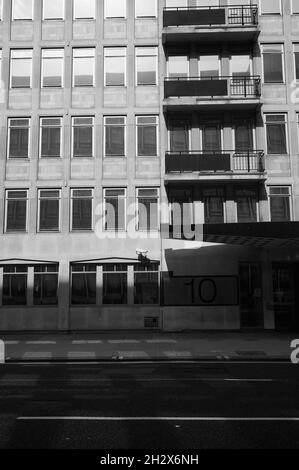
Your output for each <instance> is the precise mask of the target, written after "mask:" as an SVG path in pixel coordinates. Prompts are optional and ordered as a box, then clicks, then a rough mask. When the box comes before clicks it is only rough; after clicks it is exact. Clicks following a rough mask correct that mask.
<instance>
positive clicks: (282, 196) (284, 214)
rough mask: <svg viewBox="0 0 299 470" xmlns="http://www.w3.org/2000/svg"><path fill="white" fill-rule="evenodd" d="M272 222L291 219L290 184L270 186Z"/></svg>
mask: <svg viewBox="0 0 299 470" xmlns="http://www.w3.org/2000/svg"><path fill="white" fill-rule="evenodd" d="M269 199H270V214H271V222H289V221H290V220H291V188H290V187H289V186H271V187H269Z"/></svg>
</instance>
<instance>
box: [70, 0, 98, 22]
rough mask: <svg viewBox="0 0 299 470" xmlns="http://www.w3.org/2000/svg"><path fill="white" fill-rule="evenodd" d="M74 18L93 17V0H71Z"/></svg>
mask: <svg viewBox="0 0 299 470" xmlns="http://www.w3.org/2000/svg"><path fill="white" fill-rule="evenodd" d="M73 1H74V19H75V20H89V19H94V18H95V0H73Z"/></svg>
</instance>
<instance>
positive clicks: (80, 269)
mask: <svg viewBox="0 0 299 470" xmlns="http://www.w3.org/2000/svg"><path fill="white" fill-rule="evenodd" d="M71 276H72V279H71V282H72V292H71V302H72V304H73V305H95V304H96V297H97V294H96V279H97V267H96V265H95V264H74V265H72V267H71Z"/></svg>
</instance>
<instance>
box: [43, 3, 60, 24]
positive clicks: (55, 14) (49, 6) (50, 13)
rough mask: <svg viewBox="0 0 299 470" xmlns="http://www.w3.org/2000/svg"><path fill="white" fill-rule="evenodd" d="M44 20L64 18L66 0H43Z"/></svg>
mask: <svg viewBox="0 0 299 470" xmlns="http://www.w3.org/2000/svg"><path fill="white" fill-rule="evenodd" d="M43 19H44V20H63V19H64V0H43Z"/></svg>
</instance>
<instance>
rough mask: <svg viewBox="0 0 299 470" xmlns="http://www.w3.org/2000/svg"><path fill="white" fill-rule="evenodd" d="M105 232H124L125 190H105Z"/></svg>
mask: <svg viewBox="0 0 299 470" xmlns="http://www.w3.org/2000/svg"><path fill="white" fill-rule="evenodd" d="M104 203H105V230H110V231H116V232H117V231H122V230H126V190H125V189H105V190H104Z"/></svg>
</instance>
